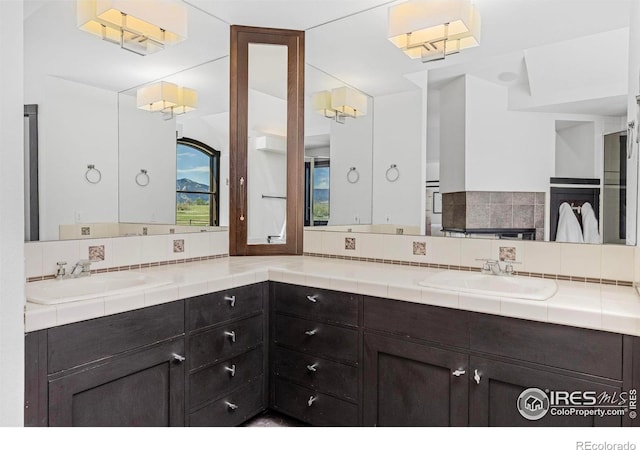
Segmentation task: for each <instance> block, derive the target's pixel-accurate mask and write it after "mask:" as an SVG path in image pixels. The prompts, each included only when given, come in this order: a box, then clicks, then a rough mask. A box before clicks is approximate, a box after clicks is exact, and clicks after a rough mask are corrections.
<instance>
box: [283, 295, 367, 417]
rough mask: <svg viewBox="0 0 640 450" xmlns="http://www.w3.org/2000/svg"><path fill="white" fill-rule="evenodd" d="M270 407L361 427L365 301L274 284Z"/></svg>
mask: <svg viewBox="0 0 640 450" xmlns="http://www.w3.org/2000/svg"><path fill="white" fill-rule="evenodd" d="M271 304H272V315H271V320H270V327H271V357H270V360H271V362H270V365H271V374H272V377H271V378H272V380H271V385H270V387H271V407H272V408H274V409H276V410H278V411H282V412H284V413H286V414H288V415H290V416H293V417H295V418H297V419H299V420H302V421H304V422H308V423H310V424H312V425H323V426H356V425H359V424H360V423H361V420H360V416H361V402H360V398H361V394H360V392H361V383H360V375H361V370H362V362H361V361H362V356H361V354H362V328H361V324H360V317H361V312H360V311H361V308H362V306H361V305H362V303H361V297H360V296H359V295H354V294H346V293H343V292H335V291H329V290H326V289H318V288H310V287H304V286H294V285H289V284H284V283H272V288H271Z"/></svg>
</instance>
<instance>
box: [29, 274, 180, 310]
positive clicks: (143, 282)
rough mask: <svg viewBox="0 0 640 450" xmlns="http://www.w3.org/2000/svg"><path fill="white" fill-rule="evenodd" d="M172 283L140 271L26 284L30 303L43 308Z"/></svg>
mask: <svg viewBox="0 0 640 450" xmlns="http://www.w3.org/2000/svg"><path fill="white" fill-rule="evenodd" d="M169 283H171V281H163V280H160V279H158V278H154V277H152V276H149V275H145V274H143V273H137V272H118V273H104V274H98V275H91V276H89V277H81V278H69V279H66V280H46V281H37V282H35V283H28V284H27V301H29V302H31V303H39V304H41V305H57V304H60V303H69V302H77V301H80V300H90V299H93V298H99V297H104V296H107V295H117V294H126V293H130V292H136V291H141V290H145V289H151V288H154V287H159V286H164V285H166V284H169Z"/></svg>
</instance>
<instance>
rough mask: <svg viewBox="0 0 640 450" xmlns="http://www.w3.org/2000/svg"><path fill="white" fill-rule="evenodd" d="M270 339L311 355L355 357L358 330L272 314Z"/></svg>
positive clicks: (356, 355) (353, 359)
mask: <svg viewBox="0 0 640 450" xmlns="http://www.w3.org/2000/svg"><path fill="white" fill-rule="evenodd" d="M274 319H275V321H276V325H275V336H274V342H276V343H277V344H282V345H285V346H288V347H291V348H294V349H296V350H299V351H301V352H305V353H310V354H312V355H319V356H326V357H330V358H336V359H340V360H345V361H354V362H355V361H357V360H358V332H357V331H356V330H353V329H349V328H343V327H338V326H335V325H328V324H325V323H320V322H314V321H311V320H305V319H297V318H294V317H288V316H282V315H280V314H276V315H275V317H274Z"/></svg>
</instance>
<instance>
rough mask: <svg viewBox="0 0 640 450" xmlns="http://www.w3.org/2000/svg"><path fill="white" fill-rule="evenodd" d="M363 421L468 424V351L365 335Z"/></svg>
mask: <svg viewBox="0 0 640 450" xmlns="http://www.w3.org/2000/svg"><path fill="white" fill-rule="evenodd" d="M364 343H365V358H364V425H365V426H412V427H416V426H418V427H421V426H465V425H467V422H468V410H467V401H468V383H467V380H468V379H467V363H468V356H467V355H465V354H463V353H457V352H453V351H449V350H443V349H439V348H435V347H430V346H427V345H422V344H416V343H413V342H408V341H403V340H400V339H395V338H390V337H384V336H378V335H372V334H365V338H364Z"/></svg>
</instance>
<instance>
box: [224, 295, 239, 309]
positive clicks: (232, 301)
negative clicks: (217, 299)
mask: <svg viewBox="0 0 640 450" xmlns="http://www.w3.org/2000/svg"><path fill="white" fill-rule="evenodd" d="M224 299H225V300H226V301H228V302H230V304H231V307H232V308H233V307H234V306H236V296H235V295H232V296H228V295H225V296H224Z"/></svg>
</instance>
